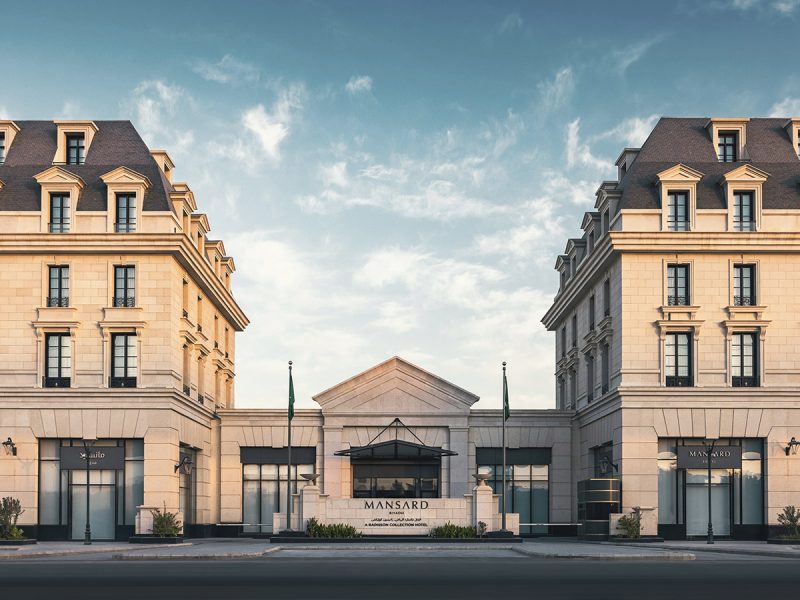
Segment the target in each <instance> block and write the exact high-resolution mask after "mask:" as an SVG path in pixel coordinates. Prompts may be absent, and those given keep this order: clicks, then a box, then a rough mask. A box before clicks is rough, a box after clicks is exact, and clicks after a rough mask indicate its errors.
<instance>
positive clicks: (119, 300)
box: [113, 296, 136, 308]
mask: <svg viewBox="0 0 800 600" xmlns="http://www.w3.org/2000/svg"><path fill="white" fill-rule="evenodd" d="M113 305H114V307H115V308H133V307H134V306H136V298H135V297H134V296H128V297H122V296H115V297H114V300H113Z"/></svg>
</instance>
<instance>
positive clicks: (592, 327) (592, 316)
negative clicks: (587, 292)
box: [589, 294, 594, 331]
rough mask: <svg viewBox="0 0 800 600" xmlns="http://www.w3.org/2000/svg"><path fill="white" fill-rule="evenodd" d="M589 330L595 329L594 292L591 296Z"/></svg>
mask: <svg viewBox="0 0 800 600" xmlns="http://www.w3.org/2000/svg"><path fill="white" fill-rule="evenodd" d="M589 331H594V294H592V295H591V296H590V297H589Z"/></svg>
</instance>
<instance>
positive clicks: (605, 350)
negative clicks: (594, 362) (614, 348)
mask: <svg viewBox="0 0 800 600" xmlns="http://www.w3.org/2000/svg"><path fill="white" fill-rule="evenodd" d="M600 361H601V363H602V364H601V365H600V367H601V368H602V370H603V380H602V382H601V383H602V388H601V389H602V392H603V393H604V394H606V393H608V389H609V387H610V382H611V362H610V360H609V347H608V344H603V345H602V346H601V348H600Z"/></svg>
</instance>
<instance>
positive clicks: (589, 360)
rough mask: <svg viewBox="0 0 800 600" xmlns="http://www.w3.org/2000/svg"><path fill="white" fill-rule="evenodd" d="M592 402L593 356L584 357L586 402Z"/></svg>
mask: <svg viewBox="0 0 800 600" xmlns="http://www.w3.org/2000/svg"><path fill="white" fill-rule="evenodd" d="M592 400H594V356H592V355H591V354H589V355H587V356H586V402H591V401H592Z"/></svg>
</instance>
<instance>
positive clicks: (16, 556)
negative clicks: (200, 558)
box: [0, 542, 192, 560]
mask: <svg viewBox="0 0 800 600" xmlns="http://www.w3.org/2000/svg"><path fill="white" fill-rule="evenodd" d="M191 545H192V543H191V542H184V543H183V544H159V545H157V546H146V547H144V548H142V547H141V546H139V547H133V548H125V549H122V548H116V549H114V550H109V549H106V548H97V547H95V548H91V549H89V548H86V549H80V550H44V551H42V552H30V553H28V552H26V553H24V554H22V553H20V554H0V560H14V559H23V558H47V557H51V556H81V555H86V554H102V553H103V552H132V551H135V550H151V549H154V548H178V547H181V546H191Z"/></svg>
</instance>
